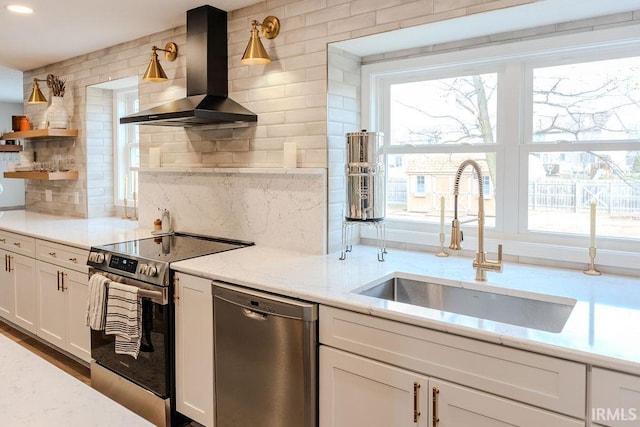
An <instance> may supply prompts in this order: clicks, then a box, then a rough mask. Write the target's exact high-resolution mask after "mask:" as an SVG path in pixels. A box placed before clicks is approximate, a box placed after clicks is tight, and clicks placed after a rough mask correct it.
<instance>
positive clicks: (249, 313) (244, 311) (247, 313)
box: [242, 308, 267, 320]
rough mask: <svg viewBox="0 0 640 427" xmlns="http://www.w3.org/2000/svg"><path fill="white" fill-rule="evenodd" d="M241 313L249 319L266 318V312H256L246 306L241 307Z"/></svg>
mask: <svg viewBox="0 0 640 427" xmlns="http://www.w3.org/2000/svg"><path fill="white" fill-rule="evenodd" d="M242 314H244V316H245V317H248V318H249V319H253V320H267V315H266V314H263V313H258V312H256V311H253V310H249V309H248V308H243V309H242Z"/></svg>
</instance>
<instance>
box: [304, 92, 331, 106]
mask: <svg viewBox="0 0 640 427" xmlns="http://www.w3.org/2000/svg"><path fill="white" fill-rule="evenodd" d="M304 99H305V103H306V106H307V107H326V106H327V95H326V94H313V95H307V96H305V98H304Z"/></svg>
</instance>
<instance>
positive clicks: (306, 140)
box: [284, 135, 327, 150]
mask: <svg viewBox="0 0 640 427" xmlns="http://www.w3.org/2000/svg"><path fill="white" fill-rule="evenodd" d="M284 141H285V142H295V143H296V146H297V148H298V150H311V149H326V148H327V138H326V137H325V136H324V135H296V136H289V137H285V138H284Z"/></svg>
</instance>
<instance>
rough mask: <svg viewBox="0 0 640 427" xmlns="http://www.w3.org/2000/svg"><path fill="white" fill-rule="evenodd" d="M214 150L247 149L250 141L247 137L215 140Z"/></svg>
mask: <svg viewBox="0 0 640 427" xmlns="http://www.w3.org/2000/svg"><path fill="white" fill-rule="evenodd" d="M215 147H216V151H229V152H231V151H233V152H237V151H249V148H250V141H249V140H248V139H233V140H228V141H226V140H225V141H215Z"/></svg>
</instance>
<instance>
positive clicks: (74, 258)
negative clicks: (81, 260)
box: [69, 257, 78, 264]
mask: <svg viewBox="0 0 640 427" xmlns="http://www.w3.org/2000/svg"><path fill="white" fill-rule="evenodd" d="M69 261H71V262H75V263H76V264H77V263H78V258H76V257H73V258H69Z"/></svg>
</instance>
